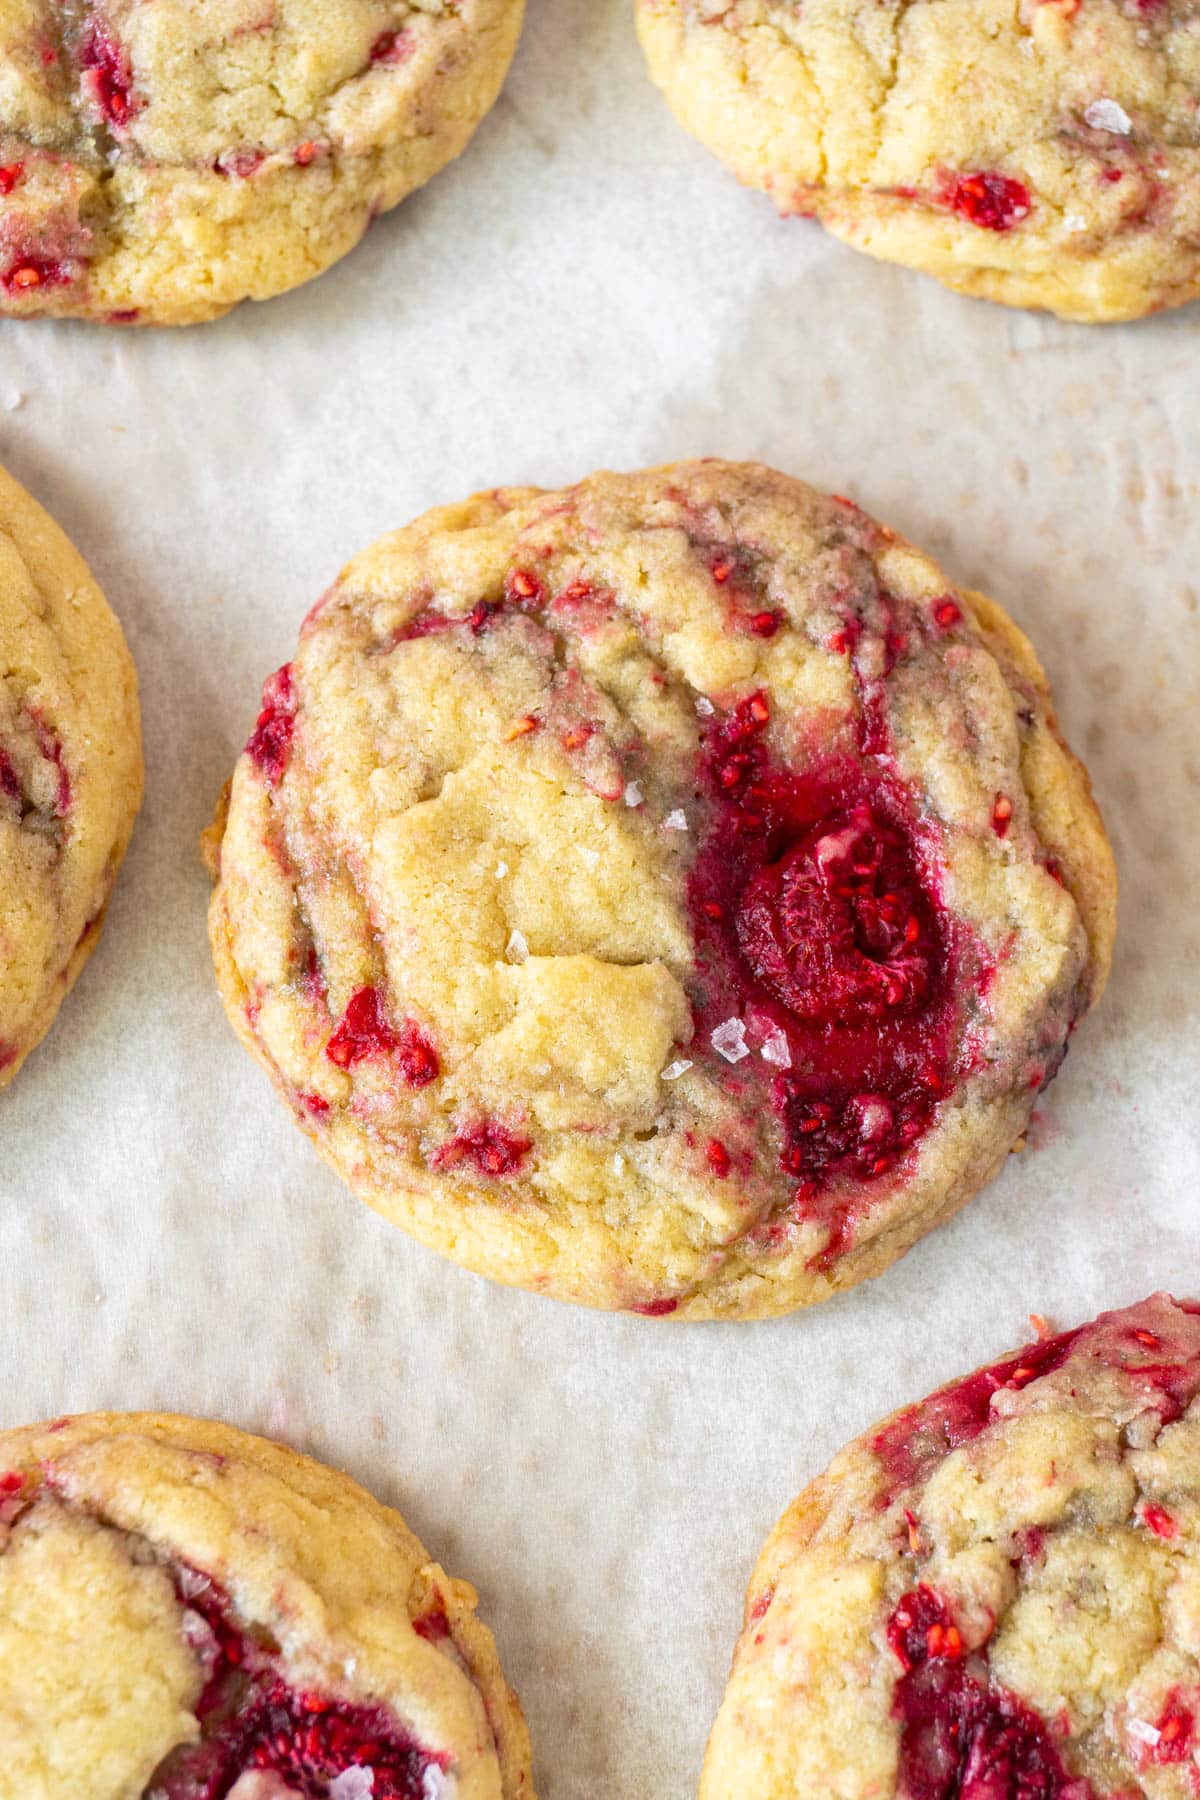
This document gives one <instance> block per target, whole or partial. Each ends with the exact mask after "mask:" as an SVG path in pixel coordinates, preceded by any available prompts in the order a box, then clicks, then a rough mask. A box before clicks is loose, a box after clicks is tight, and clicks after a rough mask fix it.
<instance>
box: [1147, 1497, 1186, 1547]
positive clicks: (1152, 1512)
mask: <svg viewBox="0 0 1200 1800" xmlns="http://www.w3.org/2000/svg"><path fill="white" fill-rule="evenodd" d="M1142 1519H1143V1521H1144V1522H1145V1524H1146V1526H1147V1528H1148V1529H1149V1530H1150V1531H1152V1532H1153V1533H1154V1535H1155V1537H1160V1538H1173V1537H1177V1536H1178V1534H1179V1522H1178V1520H1176V1519H1175V1518H1173V1517H1172V1515H1171V1514H1170V1513H1169V1512H1168V1511H1167V1509H1166V1507H1165V1506H1159V1505H1158V1504H1157V1502H1156V1501H1153V1500H1152V1501H1150V1502H1149V1504H1148V1505H1146V1506H1143V1508H1142Z"/></svg>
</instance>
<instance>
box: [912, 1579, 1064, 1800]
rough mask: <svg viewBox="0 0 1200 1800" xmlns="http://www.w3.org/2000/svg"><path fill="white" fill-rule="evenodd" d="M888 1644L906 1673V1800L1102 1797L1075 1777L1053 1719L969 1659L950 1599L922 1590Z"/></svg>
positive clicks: (979, 1659)
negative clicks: (1059, 1747) (1066, 1762)
mask: <svg viewBox="0 0 1200 1800" xmlns="http://www.w3.org/2000/svg"><path fill="white" fill-rule="evenodd" d="M887 1639H888V1644H889V1646H890V1647H891V1649H892V1651H893V1653H894V1654H895V1656H896V1657H897V1659H898V1661H899V1663H900V1666H901V1669H902V1670H903V1674H902V1675H901V1677H900V1680H899V1681H898V1682H897V1683H896V1692H895V1698H894V1700H893V1703H892V1712H893V1715H894V1716H895V1717H896V1718H897V1719H899V1720H900V1722H901V1734H900V1766H899V1771H898V1773H899V1781H898V1783H897V1792H900V1793H903V1794H904V1795H905V1796H906V1800H1094V1795H1093V1791H1092V1789H1091V1787H1090V1785H1089V1784H1088V1783H1087V1782H1086V1781H1080V1780H1077V1779H1075V1778H1073V1777H1072V1776H1071V1775H1070V1774H1069V1773H1068V1772H1067V1770H1066V1768H1065V1767H1064V1766H1063V1762H1062V1758H1061V1757H1060V1756H1059V1753H1058V1750H1057V1748H1056V1746H1055V1744H1054V1741H1053V1739H1052V1737H1051V1734H1050V1730H1049V1727H1048V1726H1047V1725H1046V1723H1045V1721H1044V1720H1043V1719H1040V1718H1039V1717H1038V1715H1037V1714H1036V1713H1034V1712H1032V1711H1031V1710H1030V1708H1029V1707H1027V1706H1025V1705H1024V1704H1023V1703H1022V1702H1021V1701H1020V1700H1018V1699H1017V1697H1016V1695H1015V1694H1013V1693H1010V1692H1009V1691H1008V1690H1007V1689H1005V1688H1002V1687H1000V1686H998V1685H997V1684H996V1683H994V1682H993V1681H992V1680H991V1677H990V1673H989V1670H988V1665H987V1660H986V1657H985V1656H983V1655H980V1654H976V1655H974V1656H972V1657H970V1658H969V1659H967V1658H965V1656H964V1646H963V1641H962V1637H961V1634H960V1633H959V1631H958V1628H957V1626H956V1625H955V1624H954V1621H953V1618H952V1616H951V1614H950V1609H949V1607H948V1606H947V1604H946V1602H945V1601H944V1600H943V1599H942V1598H941V1597H940V1595H938V1594H935V1593H934V1592H933V1590H932V1589H931V1588H928V1587H925V1586H921V1587H918V1588H915V1589H914V1590H913V1591H912V1592H911V1593H909V1594H905V1596H904V1598H903V1599H902V1600H901V1601H900V1603H899V1605H898V1606H897V1607H896V1610H895V1612H894V1613H893V1614H892V1617H891V1619H890V1620H889V1621H888V1626H887Z"/></svg>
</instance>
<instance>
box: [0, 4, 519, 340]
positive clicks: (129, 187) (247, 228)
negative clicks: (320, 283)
mask: <svg viewBox="0 0 1200 1800" xmlns="http://www.w3.org/2000/svg"><path fill="white" fill-rule="evenodd" d="M521 11H522V0H206V4H204V5H203V6H197V5H195V4H193V3H192V0H69V3H68V4H58V3H56V4H50V3H49V0H0V314H2V313H8V314H10V315H14V316H17V317H27V316H31V315H34V314H52V315H54V314H57V315H68V316H74V317H82V318H90V319H98V320H106V321H108V322H110V323H118V324H136V323H141V324H177V325H182V324H192V323H195V322H197V321H199V320H204V319H211V318H215V317H217V316H218V315H219V314H220V313H223V312H225V311H227V310H228V309H229V308H230V307H231V306H234V305H236V303H237V302H238V301H240V300H244V299H247V298H253V299H257V300H263V299H267V298H269V297H270V296H271V295H272V294H278V293H281V292H283V291H284V290H285V289H287V288H291V287H295V286H296V285H297V284H298V283H300V282H302V281H307V280H309V279H310V278H311V277H312V276H314V275H319V274H320V273H321V272H322V271H323V270H324V269H326V268H328V267H329V265H330V264H331V263H333V262H335V261H337V259H338V258H339V257H341V256H344V255H345V254H346V252H347V251H348V250H351V249H352V248H353V247H354V245H355V244H356V243H357V242H358V240H359V238H360V237H361V236H362V234H363V232H364V231H365V230H366V227H367V225H368V224H369V223H370V221H371V219H372V218H374V217H375V215H376V214H377V213H380V212H384V211H386V210H387V209H388V208H390V207H393V206H395V205H397V204H398V202H399V201H401V200H402V199H403V198H404V196H405V195H406V194H408V193H411V192H412V190H413V189H414V188H417V187H420V186H421V185H422V183H424V182H426V181H428V180H429V178H430V177H431V176H432V175H434V174H436V172H437V171H438V170H439V169H440V168H441V167H442V166H443V165H444V164H445V163H447V162H449V161H450V160H451V159H452V158H453V157H455V156H457V155H458V153H459V152H460V151H461V150H462V149H463V147H464V146H465V144H466V143H467V140H468V139H469V137H470V136H471V133H472V132H473V130H474V129H475V127H476V125H477V124H478V123H479V121H480V119H481V118H482V117H483V115H484V114H485V113H486V112H487V111H488V109H489V108H490V106H491V105H492V103H493V102H494V100H495V99H496V96H497V94H498V93H499V90H500V85H501V83H502V81H503V79H504V75H505V73H506V71H507V68H508V64H509V62H510V60H511V57H512V53H513V50H514V48H515V46H516V40H517V34H518V32H519V30H520V23H521Z"/></svg>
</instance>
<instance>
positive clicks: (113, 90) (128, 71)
mask: <svg viewBox="0 0 1200 1800" xmlns="http://www.w3.org/2000/svg"><path fill="white" fill-rule="evenodd" d="M79 63H80V67H81V68H82V70H83V79H84V84H85V86H86V87H87V90H88V92H89V93H90V94H91V97H92V99H93V100H94V101H95V103H96V105H97V106H98V107H99V108H100V111H101V112H102V113H103V114H104V116H105V118H106V119H107V120H108V122H109V124H110V125H113V126H115V127H116V128H117V130H118V131H120V130H121V129H123V127H124V126H126V125H127V124H128V123H129V121H130V119H131V118H132V117H133V115H134V113H135V112H136V111H137V102H136V100H135V99H134V97H133V69H132V66H131V64H130V61H129V55H128V52H127V51H125V50H123V49H122V47H121V46H120V45H119V44H117V43H115V42H114V40H113V39H112V38H111V37H110V36H109V35H108V33H107V32H106V31H102V30H101V29H100V28H99V26H97V25H93V26H92V28H91V30H90V31H89V32H88V34H87V36H86V37H85V38H84V40H83V43H82V44H81V46H80V50H79Z"/></svg>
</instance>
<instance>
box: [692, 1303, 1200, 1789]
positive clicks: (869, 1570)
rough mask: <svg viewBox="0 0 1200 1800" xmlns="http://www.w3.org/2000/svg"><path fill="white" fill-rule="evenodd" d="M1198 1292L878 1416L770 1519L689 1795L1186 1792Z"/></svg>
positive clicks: (1197, 1610)
mask: <svg viewBox="0 0 1200 1800" xmlns="http://www.w3.org/2000/svg"><path fill="white" fill-rule="evenodd" d="M1198 1393H1200V1306H1197V1305H1195V1304H1194V1303H1188V1302H1177V1301H1174V1300H1172V1299H1171V1298H1170V1297H1169V1296H1168V1295H1166V1294H1158V1295H1155V1296H1154V1297H1153V1298H1152V1299H1150V1300H1147V1301H1145V1302H1143V1304H1142V1305H1140V1306H1133V1307H1129V1308H1127V1309H1126V1310H1125V1311H1123V1312H1112V1313H1104V1314H1102V1315H1101V1317H1100V1318H1099V1319H1097V1320H1096V1321H1095V1322H1094V1323H1093V1324H1090V1325H1085V1326H1083V1327H1081V1328H1080V1329H1078V1330H1076V1331H1068V1332H1065V1333H1064V1334H1063V1335H1062V1336H1060V1337H1044V1338H1042V1339H1040V1340H1039V1341H1038V1342H1036V1343H1033V1344H1029V1345H1027V1346H1026V1347H1025V1348H1024V1349H1023V1350H1020V1351H1017V1352H1015V1353H1014V1354H1013V1355H1012V1356H1010V1357H1007V1358H1005V1360H1004V1361H1002V1362H999V1363H996V1364H994V1365H993V1366H992V1367H990V1368H985V1369H979V1370H977V1371H976V1372H975V1374H973V1375H969V1376H967V1377H966V1379H965V1380H963V1381H959V1382H954V1383H951V1385H950V1386H948V1387H944V1388H941V1389H939V1390H938V1392H937V1393H935V1394H932V1395H931V1396H930V1397H929V1399H928V1400H925V1401H922V1402H921V1403H920V1404H919V1405H917V1406H910V1407H906V1408H905V1409H904V1410H903V1411H901V1412H898V1413H894V1414H893V1415H892V1417H891V1418H890V1419H886V1420H885V1421H884V1422H883V1424H882V1425H880V1426H878V1427H876V1429H875V1430H873V1431H869V1432H867V1433H866V1434H865V1435H864V1436H863V1437H861V1438H859V1439H857V1441H856V1442H855V1443H853V1444H851V1445H850V1446H849V1447H848V1448H847V1449H845V1450H843V1451H842V1453H841V1454H840V1455H839V1456H838V1457H837V1458H836V1459H835V1460H834V1462H833V1463H831V1465H830V1467H829V1469H828V1471H827V1472H826V1473H825V1474H824V1475H823V1476H821V1477H820V1479H819V1480H817V1481H815V1482H813V1484H812V1485H811V1486H810V1487H809V1488H807V1489H806V1490H805V1492H804V1493H803V1494H802V1495H801V1496H800V1498H799V1499H798V1500H797V1501H796V1502H795V1504H794V1505H793V1506H791V1507H790V1508H789V1510H788V1511H787V1512H786V1513H785V1514H784V1516H783V1518H782V1519H781V1520H780V1521H779V1524H778V1525H777V1526H776V1528H775V1530H774V1532H773V1533H772V1535H771V1537H770V1539H769V1541H768V1543H767V1546H766V1548H765V1549H764V1551H763V1553H762V1556H761V1558H760V1559H759V1563H758V1567H757V1568H756V1569H755V1571H754V1574H753V1576H752V1578H751V1581H750V1587H749V1590H748V1593H747V1596H746V1612H745V1624H744V1627H743V1630H742V1635H741V1638H740V1639H739V1642H738V1646H737V1650H736V1652H735V1654H734V1660H733V1672H732V1674H731V1676H730V1681H729V1687H728V1690H727V1692H726V1695H725V1699H724V1702H723V1704H722V1707H721V1711H720V1714H719V1716H718V1718H717V1722H716V1725H715V1727H714V1729H713V1733H712V1737H711V1740H710V1742H709V1747H708V1755H707V1759H706V1761H705V1767H704V1776H703V1780H702V1782H701V1787H700V1793H701V1800H818V1796H819V1797H820V1800H1137V1797H1138V1796H1145V1800H1192V1796H1194V1795H1195V1794H1196V1792H1197V1788H1198V1786H1200V1730H1198V1725H1200V1404H1198V1402H1197V1394H1198Z"/></svg>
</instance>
